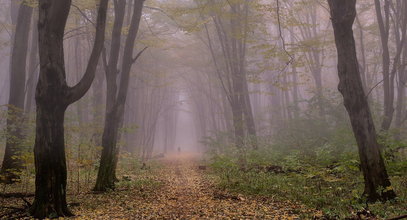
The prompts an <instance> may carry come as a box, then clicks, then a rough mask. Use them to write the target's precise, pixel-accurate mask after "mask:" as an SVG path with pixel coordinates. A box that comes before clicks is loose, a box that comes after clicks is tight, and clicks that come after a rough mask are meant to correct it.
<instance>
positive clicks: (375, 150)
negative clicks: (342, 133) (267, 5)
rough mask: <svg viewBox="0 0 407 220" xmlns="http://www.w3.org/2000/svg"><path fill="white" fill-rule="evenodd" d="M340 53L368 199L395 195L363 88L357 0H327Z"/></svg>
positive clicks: (343, 86) (341, 84)
mask: <svg viewBox="0 0 407 220" xmlns="http://www.w3.org/2000/svg"><path fill="white" fill-rule="evenodd" d="M328 3H329V6H330V9H331V19H332V26H333V28H334V34H335V43H336V47H337V53H338V76H339V81H340V82H339V86H338V88H339V91H340V92H341V93H342V95H343V98H344V105H345V107H346V110H347V111H348V114H349V117H350V121H351V124H352V128H353V133H354V135H355V138H356V142H357V144H358V148H359V157H360V162H361V168H362V171H363V176H364V179H365V192H364V193H365V194H366V196H367V198H368V201H370V202H374V201H377V200H388V199H393V198H394V197H395V196H396V195H395V193H394V191H393V190H392V189H391V188H390V185H391V184H390V180H389V177H388V175H387V171H386V167H385V164H384V161H383V158H382V156H381V152H380V147H379V144H378V143H377V139H376V130H375V126H374V123H373V119H372V115H371V113H370V109H369V105H368V102H367V98H366V95H365V93H364V90H363V85H362V80H361V76H360V73H359V64H358V61H357V57H356V47H355V39H354V37H353V30H352V25H353V22H354V20H355V16H356V0H345V1H344V0H328Z"/></svg>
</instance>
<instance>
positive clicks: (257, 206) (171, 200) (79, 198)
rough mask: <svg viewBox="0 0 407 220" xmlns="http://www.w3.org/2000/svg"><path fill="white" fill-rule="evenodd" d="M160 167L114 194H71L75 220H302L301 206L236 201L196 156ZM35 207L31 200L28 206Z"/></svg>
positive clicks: (163, 162)
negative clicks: (209, 174)
mask: <svg viewBox="0 0 407 220" xmlns="http://www.w3.org/2000/svg"><path fill="white" fill-rule="evenodd" d="M156 162H157V164H158V166H157V168H154V169H151V170H150V171H148V170H147V172H145V174H143V175H142V176H140V175H129V176H126V177H125V178H124V179H126V180H122V181H121V182H120V183H119V184H118V187H117V189H116V190H115V191H112V192H108V193H103V194H94V193H90V192H82V193H79V194H71V195H70V196H69V197H68V200H69V202H70V205H71V208H72V210H73V212H74V213H75V214H76V216H75V217H74V218H75V219H300V214H301V212H302V211H301V210H303V207H301V206H299V205H297V204H294V203H290V202H288V201H273V200H272V199H271V198H264V197H262V198H261V197H247V196H242V195H233V194H229V193H227V192H226V191H223V190H220V189H218V188H216V187H215V184H214V182H213V180H211V178H209V176H208V175H206V173H207V171H206V169H207V168H206V166H200V158H199V156H197V155H192V154H182V155H172V156H168V157H165V158H162V159H158V160H157V161H156ZM147 169H148V168H147ZM31 201H32V197H31V198H29V200H28V202H31ZM0 204H1V205H0V206H2V207H3V208H1V207H0V216H2V214H3V213H5V211H6V210H7V209H5V208H4V206H13V207H18V205H20V206H22V205H23V204H24V202H23V201H22V200H21V199H17V198H15V199H10V198H7V199H4V198H0ZM11 210H12V209H11ZM20 214H21V213H20ZM10 217H11V216H8V218H10Z"/></svg>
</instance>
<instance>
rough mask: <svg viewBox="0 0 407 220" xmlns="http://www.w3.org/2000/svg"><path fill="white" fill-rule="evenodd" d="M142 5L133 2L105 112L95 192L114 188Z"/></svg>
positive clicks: (136, 0)
mask: <svg viewBox="0 0 407 220" xmlns="http://www.w3.org/2000/svg"><path fill="white" fill-rule="evenodd" d="M143 4H144V0H135V2H134V6H133V15H132V18H131V24H130V28H129V34H128V36H127V39H126V43H125V46H124V51H123V62H122V66H121V67H122V68H121V78H120V86H119V91H118V93H117V96H116V94H113V95H114V98H113V99H112V100H111V101H113V102H112V103H110V104H107V105H109V106H110V108H109V109H108V111H107V112H106V122H105V130H104V132H103V138H102V147H103V150H102V157H101V160H100V166H99V171H98V177H97V180H96V185H95V188H94V190H95V191H106V190H107V189H112V188H114V182H115V181H116V166H117V158H118V152H119V149H118V148H117V140H118V135H119V128H120V127H121V126H122V122H123V117H124V109H125V108H124V107H125V103H126V97H127V91H128V87H129V82H130V71H131V67H132V65H133V63H134V62H135V61H136V59H137V58H138V57H136V58H133V48H134V44H135V40H136V36H137V32H138V29H139V25H140V20H141V15H142V9H143ZM120 31H121V29H120ZM112 49H113V48H112ZM139 55H140V53H139ZM111 58H112V57H111ZM114 80H115V81H114V82H116V78H115V79H114Z"/></svg>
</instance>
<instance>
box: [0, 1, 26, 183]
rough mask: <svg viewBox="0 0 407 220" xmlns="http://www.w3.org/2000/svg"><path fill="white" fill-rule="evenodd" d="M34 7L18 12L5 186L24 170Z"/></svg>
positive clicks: (13, 55) (4, 171)
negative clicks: (25, 108)
mask: <svg viewBox="0 0 407 220" xmlns="http://www.w3.org/2000/svg"><path fill="white" fill-rule="evenodd" d="M32 12H33V8H32V7H30V6H28V5H26V2H25V1H23V2H21V4H20V8H19V10H18V17H17V23H16V30H15V32H16V33H18V34H13V36H14V43H13V49H12V54H11V68H10V94H9V95H10V96H9V101H8V118H7V143H6V151H5V154H4V160H3V164H2V167H1V171H0V174H1V175H2V176H3V178H1V179H2V180H3V182H5V183H12V182H14V181H15V180H16V179H18V178H19V176H18V174H17V173H18V171H19V170H20V169H21V168H22V166H23V164H22V161H21V157H20V153H21V140H22V122H23V113H24V102H25V87H24V86H23V85H25V81H26V64H27V51H28V42H29V33H30V20H31V17H32Z"/></svg>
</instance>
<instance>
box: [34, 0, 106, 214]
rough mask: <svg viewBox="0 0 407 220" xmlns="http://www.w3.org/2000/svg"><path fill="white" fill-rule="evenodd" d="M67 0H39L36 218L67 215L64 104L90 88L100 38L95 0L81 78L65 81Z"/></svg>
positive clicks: (102, 17) (101, 18) (102, 5)
mask: <svg viewBox="0 0 407 220" xmlns="http://www.w3.org/2000/svg"><path fill="white" fill-rule="evenodd" d="M71 3H72V2H71V0H58V1H55V0H39V7H38V9H39V20H38V35H39V43H38V45H39V57H40V75H39V80H38V84H37V89H36V94H35V99H36V104H37V110H36V111H37V118H36V136H35V146H34V157H35V171H36V176H35V199H34V203H33V205H32V207H31V209H30V213H31V214H32V215H33V216H34V217H36V218H46V217H58V216H70V215H72V213H71V211H70V210H69V209H68V206H67V202H66V183H67V170H66V158H65V141H64V116H65V111H66V109H67V107H68V106H69V105H70V104H72V103H74V102H75V101H77V100H79V99H80V98H81V97H82V96H84V95H85V93H86V92H87V91H88V89H89V88H90V86H91V84H92V81H93V79H94V77H95V71H96V66H97V64H98V60H99V57H100V54H101V52H102V49H103V44H104V38H105V24H106V13H107V8H108V0H100V2H99V9H98V17H97V24H96V36H95V41H94V45H93V49H92V53H91V55H90V58H89V61H88V65H87V68H86V71H85V73H84V76H83V78H82V79H81V80H80V81H79V82H78V84H76V85H75V86H73V87H69V86H68V85H67V81H66V73H65V64H64V47H63V41H64V31H65V26H66V22H67V19H68V15H69V11H70V7H71Z"/></svg>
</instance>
